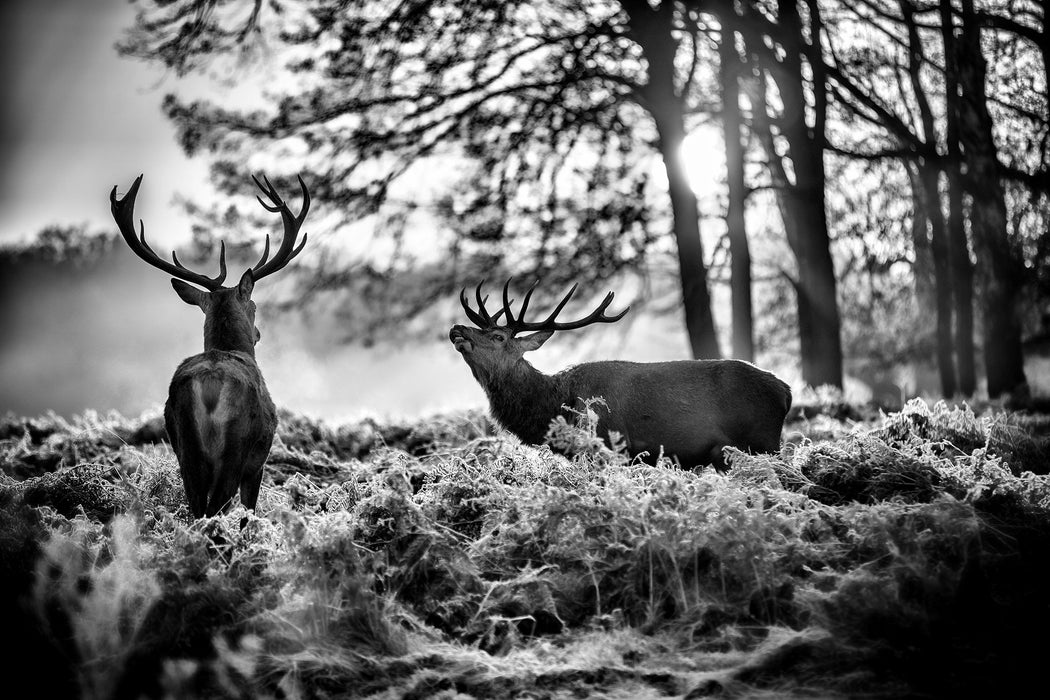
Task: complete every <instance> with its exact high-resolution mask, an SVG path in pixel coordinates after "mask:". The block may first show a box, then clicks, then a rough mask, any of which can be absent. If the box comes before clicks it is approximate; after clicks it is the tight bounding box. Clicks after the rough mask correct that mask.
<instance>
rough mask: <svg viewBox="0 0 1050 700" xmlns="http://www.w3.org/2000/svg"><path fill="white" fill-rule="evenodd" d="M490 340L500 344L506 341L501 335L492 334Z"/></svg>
mask: <svg viewBox="0 0 1050 700" xmlns="http://www.w3.org/2000/svg"><path fill="white" fill-rule="evenodd" d="M492 339H493V340H495V341H496V342H497V343H502V342H503V341H504V340H506V339H507V337H506V336H505V335H503V334H502V333H493V334H492Z"/></svg>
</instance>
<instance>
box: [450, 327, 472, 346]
mask: <svg viewBox="0 0 1050 700" xmlns="http://www.w3.org/2000/svg"><path fill="white" fill-rule="evenodd" d="M464 331H466V329H465V328H464V327H463V326H452V330H450V331H449V332H448V339H449V340H451V341H452V345H453V346H454V347H455V348H456V351H457V352H470V351H471V350H473V349H474V343H472V342H470V338H468V337H467V334H466V333H465V332H464Z"/></svg>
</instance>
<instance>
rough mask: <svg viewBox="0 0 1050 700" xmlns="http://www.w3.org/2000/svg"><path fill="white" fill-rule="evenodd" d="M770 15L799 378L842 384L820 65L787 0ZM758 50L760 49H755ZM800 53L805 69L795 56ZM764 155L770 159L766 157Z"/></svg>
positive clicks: (814, 24) (815, 18)
mask: <svg viewBox="0 0 1050 700" xmlns="http://www.w3.org/2000/svg"><path fill="white" fill-rule="evenodd" d="M806 4H807V6H808V10H809V12H808V14H809V23H810V27H809V28H808V30H809V31H808V34H809V35H810V36H812V37H813V40H814V41H816V42H819V37H820V17H819V9H818V8H817V6H816V3H814V2H808V1H807V3H806ZM778 20H779V24H780V26H781V27H782V28H783V30H784V31H783V33H782V36H781V39H782V41H783V46H784V55H783V58H782V59H780V61H779V62H777V61H776V57H775V56H769V58H768V59H767V62H772V63H773V64H774V69H773V70H772V71H771V75H772V76H773V79H774V80H775V81H776V83H777V88H778V91H779V92H780V97H781V100H782V101H783V104H784V107H783V116H782V118H781V127H782V131H783V134H784V137H785V138H786V139H787V142H788V146H789V149H790V150H789V153H788V155H789V157H790V158H791V164H792V166H793V168H794V175H795V178H794V183H792V184H790V185H788V186H787V188H786V189H785V190H784V191H783V193H784V208H785V210H786V212H787V215H788V216H789V217H791V218H793V219H794V230H795V232H796V235H795V236H794V240H793V241H792V240H791V239H792V237H791V236H789V238H788V243H789V244H790V245H791V248H792V251H793V252H794V254H795V259H796V261H797V264H798V281H797V283H796V285H795V289H796V292H797V294H798V295H799V301H798V311H799V345H800V352H801V355H802V378H803V380H804V381H805V382H806V383H807V384H809V385H811V386H821V385H823V384H830V385H832V386H836V387H839V388H841V387H842V339H841V325H842V324H841V320H840V318H839V308H838V298H837V282H836V280H835V266H834V263H833V261H832V259H831V240H830V238H829V236H828V220H827V212H826V210H825V200H824V185H825V174H824V149H825V147H826V146H827V137H826V135H825V132H824V120H825V112H826V106H827V102H826V100H827V95H826V77H825V75H824V64H823V61H822V59H820V58H819V56H815V55H814V54H819V52H820V47H819V44H818V45H810V44H807V43H806V41H805V39H804V38H803V29H802V23H801V19H800V17H799V12H798V6H797V5H796V2H795V0H780V2H779V3H778ZM757 50H758V51H761V52H762V53H763V54H767V53H768V52H767V51H766V50H765V48H764V47H759V48H757ZM804 56H805V57H808V58H809V60H808V61H807V64H808V67H809V71H808V72H809V73H810V75H811V76H812V79H811V80H809V79H807V71H806V70H805V69H804V67H803V62H802V58H803V57H804ZM807 86H808V87H809V88H811V90H812V95H813V99H814V105H813V108H812V109H813V112H814V115H815V116H814V124H813V125H812V126H810V125H809V124H807V123H806V111H807V105H806V88H807ZM770 157H771V158H773V157H776V156H775V154H770Z"/></svg>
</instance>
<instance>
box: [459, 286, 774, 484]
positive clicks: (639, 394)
mask: <svg viewBox="0 0 1050 700" xmlns="http://www.w3.org/2000/svg"><path fill="white" fill-rule="evenodd" d="M536 286H537V285H536V284H533V285H532V287H531V288H529V290H528V292H526V294H525V296H524V298H523V299H522V301H521V307H520V309H519V310H518V312H517V314H515V312H514V310H513V308H512V306H511V305H512V304H513V301H512V300H511V299H510V298H509V297H510V294H509V288H510V280H508V281H507V284H505V285H504V286H503V307H502V308H501V309H499V310H498V311H497V312H496V313H495V314H490V313H489V311H488V310H487V309H486V308H485V302H486V300H487V299H488V297H484V298H483V297H482V293H481V285H480V284H479V285H478V287H477V289H476V290H475V298H476V300H477V306H478V308H477V309H476V310H475V309H473V308H471V306H470V302H469V301H468V299H467V292H466V290H465V289H464V290H463V291H462V292H460V297H459V298H460V303H461V304H462V305H463V310H464V311H465V312H466V314H467V318H469V319H470V321H471V322H472V323H473V324H474V325H475V326H476V328H470V327H467V326H462V325H455V326H453V327H452V330H450V331H449V340H451V341H452V344H453V345H454V346H455V348H456V350H457V351H459V353H460V354H461V355H463V359H464V360H466V362H467V365H468V366H469V367H470V370H471V372H473V374H474V378H475V379H477V381H478V383H479V384H481V387H482V388H483V389H484V390H485V393H486V395H487V396H488V399H489V404H490V407H491V409H492V414H493V417H495V419H496V420H497V421H498V422H499V423H500V424H501V425H502V426H503V427H504V428H506V429H507V430H509V431H511V432H512V433H514V434H515V435H517V436H518V437H519V438H521V440H522V441H523V442H526V443H529V444H533V445H537V444H540V443H542V442H543V439H544V436H545V435H546V434H547V430H548V426H549V425H550V422H551V420H553V419H554V418H555V417H557V416H558V415H563V416H565V417H566V418H569V417H571V416H570V413H569V410H568V408H565V407H571V408H575V409H576V410H579V409H580V408H581V407H582V405H583V402H584V401H585V400H587V399H591V398H596V397H599V398H601V399H603V400H604V405H602V404H601V403H598V404H594V406H595V408H596V409H597V413H598V434H599V435H600V436H601V437H603V438H604V439H605V440H606V441H607V442H608V439H609V435H608V434H609V431H610V430H613V431H616V432H617V433H619V434H620V435H621V436H622V437H623V439H624V442H625V444H626V446H627V449H628V452H629V454H630V455H631V456H632V457H634V456H637V455H639V454H643V453H644V456H643V459H644V460H645V461H646V462H648V463H650V464H652V463H655V461H656V459H657V457H658V456H659V455H660V454H661V453H662V454H664V455H666V456H669V457H673V458H675V459H677V461H678V462H679V463H680V464H681V465H682V466H683V467H685V468H692V467H697V466H704V465H707V464H711V465H713V466H714V467H715V469H717V470H718V471H725V469H726V464H725V460H724V458H723V455H722V448H723V447H727V446H731V447H736V448H739V449H741V450H744V451H748V452H776V451H777V450H778V449H779V447H780V436H781V430H782V429H783V425H784V417H785V416H786V415H787V412H788V409H789V408H791V388H790V387H788V385H787V384H785V383H784V382H782V381H781V380H780V379H778V378H777V377H776V376H774V375H773V374H771V373H769V372H766V371H764V370H761V369H759V368H757V367H755V366H754V365H752V364H750V363H748V362H743V361H740V360H678V361H672V362H645V363H640V362H622V361H606V362H584V363H583V364H579V365H576V366H575V367H570V368H569V369H566V370H564V371H562V372H558V373H557V374H554V375H547V374H544V373H542V372H540V371H539V370H537V369H536V368H535V367H533V366H532V365H531V364H529V362H528V361H527V360H526V359H525V358H524V353H526V352H528V351H530V350H536V349H537V348H539V347H540V346H541V345H543V344H544V343H545V342H546V341H547V340H548V339H549V338H550V337H551V335H552V334H553V333H554V332H555V331H566V330H573V329H577V328H583V327H584V326H588V325H591V324H593V323H614V322H616V321H618V320H620V319H621V318H623V316H624V314H626V313H627V311H628V309H624V310H623V311H621V312H620V313H618V314H613V315H606V313H605V311H606V309H608V308H609V305H610V304H611V303H612V300H613V293H612V292H609V293H608V294H607V295H606V296H605V299H604V300H603V301H602V302H601V303H600V304H599V305H598V307H597V308H596V309H595V310H594V311H593V312H591V313H590V314H589V315H587V316H586V317H584V318H581V319H579V320H578V321H568V322H560V321H557V320H556V319H557V317H558V315H559V314H560V313H561V311H562V309H564V308H565V305H566V304H567V303H568V302H569V299H570V298H572V295H573V294H574V293H575V291H576V288H577V285H573V286H572V288H571V289H570V290H569V293H568V294H566V295H565V297H564V298H562V300H561V301H560V302H559V303H558V305H557V306H556V307H555V308H554V310H553V311H552V312H551V313H550V315H548V316H547V318H545V319H544V320H542V321H536V322H530V321H526V320H525V312H526V310H527V309H528V306H529V300H530V299H531V298H532V293H533V291H534V290H535V289H536ZM628 308H629V307H628ZM501 316H502V317H503V323H499V320H500V317H501ZM529 331H531V333H530V334H528V335H520V334H521V333H525V332H529ZM592 410H593V409H592Z"/></svg>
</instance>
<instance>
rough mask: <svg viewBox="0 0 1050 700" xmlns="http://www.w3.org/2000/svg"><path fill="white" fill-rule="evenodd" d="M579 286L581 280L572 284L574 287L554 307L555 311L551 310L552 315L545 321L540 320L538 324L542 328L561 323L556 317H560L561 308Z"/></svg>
mask: <svg viewBox="0 0 1050 700" xmlns="http://www.w3.org/2000/svg"><path fill="white" fill-rule="evenodd" d="M579 286H580V283H579V282H577V283H576V284H574V285H572V289H570V290H569V293H568V294H566V295H565V297H564V298H563V299H562V300H561V301H560V302H558V305H557V306H555V307H554V311H551V315H550V316H548V317H547V318H546V319H544V320H543V321H540V322H539V323H538V324H536V325H537V326H539V327H541V328H543V327H547V326H550V325H552V324H553V325H554V326H558V325H560V324H557V323H554V319H556V318H557V317H558V314H560V313H561V310H562V309H564V308H565V305H566V304H568V303H569V299H572V295H573V294H575V293H576V289H577V287H579ZM529 325H532V324H529Z"/></svg>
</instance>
